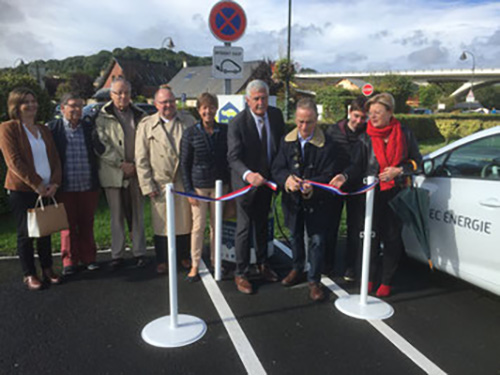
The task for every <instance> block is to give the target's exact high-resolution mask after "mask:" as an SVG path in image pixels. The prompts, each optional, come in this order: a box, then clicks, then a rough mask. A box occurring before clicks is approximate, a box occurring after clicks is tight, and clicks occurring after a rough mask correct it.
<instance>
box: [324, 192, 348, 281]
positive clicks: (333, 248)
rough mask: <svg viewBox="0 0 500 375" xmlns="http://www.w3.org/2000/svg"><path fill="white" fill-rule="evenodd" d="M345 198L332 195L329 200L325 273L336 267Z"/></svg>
mask: <svg viewBox="0 0 500 375" xmlns="http://www.w3.org/2000/svg"><path fill="white" fill-rule="evenodd" d="M343 205H344V198H343V197H340V196H337V195H333V194H332V195H331V196H330V197H329V200H328V206H329V209H328V211H329V215H328V220H329V225H328V229H329V230H328V231H327V232H326V238H325V257H324V265H323V273H325V274H327V273H329V272H332V271H333V270H334V269H335V258H336V254H337V242H338V235H339V226H340V219H341V217H342V207H343Z"/></svg>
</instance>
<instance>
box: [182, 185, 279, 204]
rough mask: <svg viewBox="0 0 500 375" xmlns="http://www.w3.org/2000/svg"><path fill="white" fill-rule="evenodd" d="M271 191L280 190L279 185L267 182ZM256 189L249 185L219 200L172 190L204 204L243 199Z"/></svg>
mask: <svg viewBox="0 0 500 375" xmlns="http://www.w3.org/2000/svg"><path fill="white" fill-rule="evenodd" d="M264 184H265V185H266V186H267V187H268V188H269V189H271V190H272V191H276V190H278V185H276V184H275V183H274V182H271V181H266V182H265V183H264ZM253 188H254V186H253V185H247V186H245V187H243V188H241V189H238V190H235V191H233V192H231V193H229V194H225V195H223V196H221V197H219V198H212V197H204V196H202V195H197V194H192V193H186V192H184V191H178V190H172V191H173V192H174V193H175V194H178V195H182V196H183V197H187V198H194V199H197V200H199V201H203V202H226V201H230V200H232V199H235V198H238V197H241V196H242V195H245V194H246V193H248V192H249V191H250V190H252V189H253Z"/></svg>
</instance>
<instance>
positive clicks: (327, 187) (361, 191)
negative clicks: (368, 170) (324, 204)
mask: <svg viewBox="0 0 500 375" xmlns="http://www.w3.org/2000/svg"><path fill="white" fill-rule="evenodd" d="M304 183H307V184H311V185H312V186H316V187H318V188H320V189H323V190H326V191H329V192H330V193H334V194H337V195H344V196H345V195H358V194H364V193H366V192H367V191H370V190H372V189H374V188H375V186H377V184H378V180H375V182H373V183H371V184H369V185H365V186H363V187H362V188H361V189H359V190H356V191H353V192H351V193H346V192H345V191H342V190H340V189H337V188H336V187H335V186H333V185H329V184H323V183H321V182H314V181H310V180H305V181H304Z"/></svg>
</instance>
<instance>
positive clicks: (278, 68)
mask: <svg viewBox="0 0 500 375" xmlns="http://www.w3.org/2000/svg"><path fill="white" fill-rule="evenodd" d="M294 77H295V65H294V63H293V62H292V61H289V60H288V59H280V60H277V61H276V62H275V63H274V66H273V79H274V80H275V81H277V82H286V80H287V78H288V80H289V81H292V80H293V78H294Z"/></svg>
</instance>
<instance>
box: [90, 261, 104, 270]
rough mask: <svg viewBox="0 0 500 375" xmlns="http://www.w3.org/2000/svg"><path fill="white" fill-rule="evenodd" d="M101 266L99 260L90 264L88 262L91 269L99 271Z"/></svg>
mask: <svg viewBox="0 0 500 375" xmlns="http://www.w3.org/2000/svg"><path fill="white" fill-rule="evenodd" d="M99 268H101V267H100V266H99V263H97V262H91V263H89V264H87V270H89V271H97V270H98V269H99Z"/></svg>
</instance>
